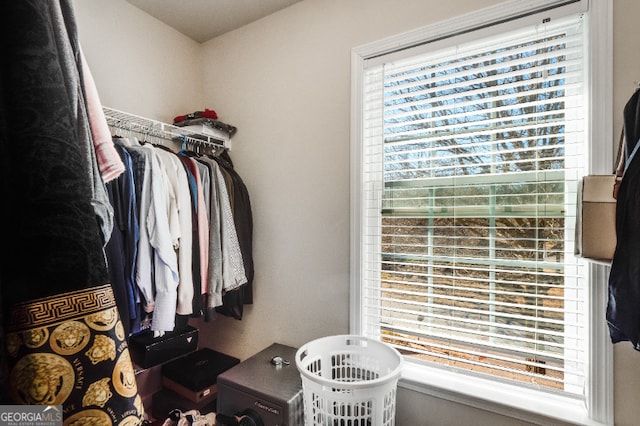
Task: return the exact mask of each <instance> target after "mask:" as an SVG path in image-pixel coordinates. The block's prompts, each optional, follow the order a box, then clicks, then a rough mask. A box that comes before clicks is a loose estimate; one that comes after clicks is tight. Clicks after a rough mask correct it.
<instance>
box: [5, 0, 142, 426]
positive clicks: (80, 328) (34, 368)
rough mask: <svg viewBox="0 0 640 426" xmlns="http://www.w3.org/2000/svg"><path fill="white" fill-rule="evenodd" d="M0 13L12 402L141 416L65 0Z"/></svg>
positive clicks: (106, 205)
mask: <svg viewBox="0 0 640 426" xmlns="http://www.w3.org/2000/svg"><path fill="white" fill-rule="evenodd" d="M0 19H1V20H2V26H3V28H4V30H5V33H4V34H5V36H4V37H3V38H2V40H1V41H0V43H1V44H2V65H1V73H0V76H1V79H2V81H1V84H2V88H1V89H0V150H1V152H0V157H1V158H2V159H1V160H0V161H2V185H3V186H2V188H3V193H2V199H3V203H4V204H3V205H4V206H5V209H4V213H5V224H7V226H5V227H4V230H3V243H4V244H5V245H7V247H10V250H8V251H7V253H6V254H5V258H4V259H3V266H2V271H1V276H0V285H1V292H2V301H3V315H2V317H3V322H4V324H3V326H4V331H5V340H4V343H5V347H4V358H5V360H6V364H7V365H8V370H7V371H8V378H7V383H8V385H9V386H8V387H9V395H10V397H11V402H12V403H14V404H29V405H31V404H47V405H62V406H63V411H64V417H65V419H64V420H65V423H68V424H72V423H74V422H75V421H77V420H79V419H82V420H87V419H92V420H95V421H92V423H94V424H107V423H108V424H114V425H118V424H136V423H139V422H140V421H141V420H142V416H143V411H144V410H143V407H142V402H141V399H140V397H139V395H138V392H137V387H136V382H135V375H134V371H133V365H132V363H131V358H130V356H129V351H128V349H127V343H126V340H125V336H124V331H123V329H122V327H121V321H120V317H119V313H118V307H117V305H116V300H115V296H114V292H113V289H112V287H111V285H110V283H109V278H108V272H107V266H106V262H105V255H104V250H103V245H104V244H105V242H106V240H107V239H108V238H109V236H110V235H111V232H112V227H113V222H112V221H113V211H111V204H110V202H109V197H108V195H107V191H106V187H105V185H104V181H103V180H102V177H101V175H100V173H99V170H98V166H97V160H96V154H95V150H94V146H93V143H92V140H91V137H92V136H91V132H90V128H89V127H90V124H89V120H88V116H87V105H86V98H85V97H84V93H83V89H84V87H83V79H82V66H81V64H80V63H79V62H78V60H79V58H80V51H79V44H78V38H77V33H76V25H75V19H74V15H73V8H72V4H71V2H70V0H60V1H46V2H43V1H40V0H24V1H19V2H3V3H2V6H0ZM25 263H27V266H26V267H25V266H24V265H25ZM38 384H47V385H48V386H40V385H38Z"/></svg>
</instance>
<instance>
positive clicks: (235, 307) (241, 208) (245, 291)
mask: <svg viewBox="0 0 640 426" xmlns="http://www.w3.org/2000/svg"><path fill="white" fill-rule="evenodd" d="M215 160H216V162H217V163H218V164H219V165H220V168H221V171H222V172H223V173H224V174H225V175H226V177H228V178H229V180H230V181H231V182H232V185H231V187H229V188H228V190H229V194H230V198H231V200H232V205H231V210H232V211H233V219H234V223H235V226H236V233H237V234H238V242H239V243H240V251H241V253H242V261H243V264H244V271H245V275H246V277H247V283H246V284H244V285H242V286H241V287H240V288H239V289H237V290H234V291H229V292H227V293H225V295H224V296H223V297H222V306H220V307H218V308H217V309H216V311H217V312H219V313H221V314H223V315H226V316H231V317H234V318H236V319H242V314H243V306H244V305H245V304H252V303H253V275H254V270H253V254H252V251H253V216H252V213H251V201H250V199H249V191H248V189H247V186H246V185H245V183H244V181H243V180H242V178H241V177H240V175H239V174H238V172H237V171H236V170H235V169H234V168H233V162H232V161H231V157H230V156H229V153H228V152H227V151H224V152H222V153H221V154H220V155H219V156H216V157H215ZM226 177H225V181H226V180H227V179H226Z"/></svg>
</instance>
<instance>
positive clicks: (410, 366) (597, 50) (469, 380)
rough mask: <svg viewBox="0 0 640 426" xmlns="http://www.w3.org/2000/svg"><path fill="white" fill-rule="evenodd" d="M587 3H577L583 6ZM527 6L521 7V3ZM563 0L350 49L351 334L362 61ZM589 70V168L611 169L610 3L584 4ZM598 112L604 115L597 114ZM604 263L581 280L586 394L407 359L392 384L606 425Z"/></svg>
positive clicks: (545, 417) (608, 369) (523, 415)
mask: <svg viewBox="0 0 640 426" xmlns="http://www.w3.org/2000/svg"><path fill="white" fill-rule="evenodd" d="M586 2H587V0H579V1H578V2H572V3H574V6H575V3H580V4H584V3H586ZM524 3H526V4H524ZM567 3H571V2H567V1H563V0H534V1H530V2H521V1H518V0H508V1H505V2H503V3H500V4H497V5H495V6H492V7H488V8H485V9H481V10H478V11H474V12H473V13H469V14H465V15H460V16H457V17H453V18H450V19H447V20H445V21H441V22H438V23H435V24H431V25H428V26H426V27H423V28H419V29H416V30H414V31H410V32H407V33H403V34H399V35H397V36H393V37H390V38H387V39H383V40H380V41H377V42H373V43H370V44H367V45H363V46H359V47H356V48H354V49H352V52H351V135H350V139H351V152H350V154H351V194H352V195H351V212H350V216H351V217H350V223H351V247H350V248H351V259H350V271H351V276H350V307H349V311H350V318H349V319H350V332H351V333H352V334H362V333H363V324H362V320H361V306H360V303H361V297H362V295H361V287H360V285H361V282H362V281H361V271H362V259H361V255H362V253H361V243H362V239H361V238H362V235H361V219H360V217H361V216H360V215H361V209H362V203H363V198H362V195H363V190H362V186H361V172H362V169H361V161H362V159H363V156H362V140H363V135H362V123H363V114H362V107H363V103H362V87H363V80H362V77H363V73H364V67H365V61H366V60H369V59H372V58H377V57H382V56H384V55H387V54H392V53H393V52H396V51H400V50H403V49H406V48H410V47H413V46H417V45H422V44H425V43H427V42H430V41H433V40H439V39H442V38H447V37H454V36H458V35H460V34H465V33H467V32H469V31H472V30H473V29H477V28H481V27H486V26H487V23H501V22H506V21H509V20H512V19H515V18H517V17H521V16H526V15H529V14H533V13H537V12H541V11H548V10H549V9H552V8H556V7H558V6H563V5H565V4H567ZM588 9H589V13H588V17H587V19H588V20H589V28H588V33H587V37H588V39H587V44H588V47H587V52H586V55H587V61H588V69H587V75H586V76H585V78H586V80H585V84H586V87H587V91H588V96H589V105H588V108H587V109H588V114H589V116H588V118H587V123H588V128H587V135H588V136H587V137H588V144H589V153H588V155H587V158H588V160H587V170H588V173H602V174H606V173H611V171H612V168H613V166H612V164H613V143H612V135H613V131H612V129H613V125H612V117H611V111H612V95H611V93H612V90H611V88H612V60H613V59H612V50H613V49H612V38H613V37H612V27H613V25H612V14H613V13H612V9H613V4H612V0H604V1H588ZM603 117H604V118H603ZM608 269H609V268H608V267H606V266H604V265H601V264H596V263H589V264H588V265H587V274H588V276H587V280H588V282H589V283H590V284H589V285H588V290H589V293H588V295H587V302H588V306H589V307H590V309H589V312H587V318H588V328H589V335H588V340H589V343H588V348H589V349H588V354H586V356H587V359H588V372H587V377H586V389H585V399H584V401H583V400H575V399H571V398H568V397H564V396H556V395H552V394H550V393H548V394H541V393H540V392H530V391H529V392H528V391H527V390H526V389H525V388H523V387H520V386H517V385H511V384H506V383H503V382H500V385H499V386H497V383H498V382H497V381H495V380H491V379H483V378H475V377H467V376H464V375H461V374H452V373H450V372H447V371H446V370H445V369H439V368H434V367H428V366H424V365H420V364H418V363H415V362H411V360H409V359H407V362H405V366H404V369H403V373H402V377H401V379H400V381H399V386H400V387H402V388H406V389H410V390H413V391H417V392H421V393H425V394H427V395H430V396H434V397H438V398H442V399H446V400H450V401H454V402H458V403H461V404H465V405H469V406H472V407H476V408H481V409H484V410H489V411H492V412H495V413H498V414H503V415H507V416H510V417H514V418H517V419H520V420H525V421H531V422H536V423H548V422H549V420H550V419H553V420H562V421H567V422H570V423H574V422H577V423H579V424H584V425H611V424H613V350H612V345H611V342H610V339H609V335H608V331H607V327H606V321H605V320H604V318H605V309H606V300H607V281H608Z"/></svg>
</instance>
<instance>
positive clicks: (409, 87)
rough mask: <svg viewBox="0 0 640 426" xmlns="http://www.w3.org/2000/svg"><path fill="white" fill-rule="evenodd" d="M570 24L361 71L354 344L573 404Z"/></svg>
mask: <svg viewBox="0 0 640 426" xmlns="http://www.w3.org/2000/svg"><path fill="white" fill-rule="evenodd" d="M582 26H583V22H582V18H581V17H580V16H575V17H572V18H564V19H554V20H551V21H549V22H540V23H538V24H537V25H533V26H530V27H526V28H520V29H518V30H516V31H512V32H509V33H508V34H501V35H500V36H494V37H491V38H484V39H477V40H472V41H469V42H466V43H464V44H459V45H457V46H455V47H450V48H445V49H442V50H438V51H433V52H427V53H423V54H420V55H418V56H412V57H410V58H406V59H398V60H394V61H390V62H385V61H384V60H380V58H377V59H376V61H375V64H371V65H370V66H369V67H367V68H366V69H365V71H364V77H363V89H362V91H363V110H364V111H363V130H362V134H363V153H362V156H363V161H362V162H363V164H362V188H363V192H364V193H363V194H362V195H363V201H362V204H363V208H362V209H361V211H362V217H361V223H362V231H363V234H362V236H361V250H362V259H363V260H362V271H361V277H362V278H361V281H362V282H361V305H362V323H363V327H362V328H363V331H364V333H365V334H368V335H371V336H377V337H380V338H381V339H382V340H384V341H386V342H388V343H390V344H392V345H393V346H394V347H396V348H397V349H399V350H400V351H401V352H402V353H403V354H405V355H406V356H408V357H410V358H412V359H414V360H416V361H418V362H425V363H429V364H437V365H441V366H446V367H447V368H452V369H454V370H457V371H461V372H465V373H468V374H474V375H475V374H477V375H481V376H489V377H493V378H498V379H500V380H506V381H512V382H517V383H520V384H522V385H524V386H530V387H534V388H537V389H543V390H549V391H554V392H555V391H561V392H563V393H564V394H568V395H575V396H576V397H579V396H580V397H581V396H583V395H582V393H583V389H584V375H585V363H586V360H585V359H584V358H585V353H586V351H585V330H584V328H583V327H584V325H585V324H586V321H585V312H587V308H586V306H585V297H586V294H585V291H584V285H585V284H584V282H583V280H582V278H581V274H580V273H579V272H580V271H579V268H580V264H579V262H578V260H577V259H576V257H575V256H574V255H573V249H574V247H573V233H574V224H575V200H576V194H575V190H576V180H577V178H578V176H581V175H583V174H584V172H583V164H584V161H585V159H584V158H583V155H584V153H585V151H586V149H585V147H586V145H585V140H586V137H585V128H586V124H585V122H584V120H585V117H586V116H587V113H586V111H585V108H586V107H585V89H584V84H583V75H584V68H585V58H584V54H583V51H584V46H583V32H582Z"/></svg>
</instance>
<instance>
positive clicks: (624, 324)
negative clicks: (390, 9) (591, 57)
mask: <svg viewBox="0 0 640 426" xmlns="http://www.w3.org/2000/svg"><path fill="white" fill-rule="evenodd" d="M623 114H624V117H623V118H624V141H625V145H624V146H625V158H626V163H625V169H624V174H623V177H622V181H621V182H620V187H619V190H618V197H617V203H616V235H617V244H616V250H615V253H614V256H613V260H612V262H611V271H610V273H609V300H608V304H607V314H606V316H607V322H608V325H609V333H610V337H611V341H612V342H613V343H617V342H621V341H629V342H631V344H632V345H633V347H634V348H635V349H636V350H640V263H639V262H638V259H640V221H639V220H638V217H640V157H638V155H636V151H637V149H638V147H639V146H640V91H636V92H635V93H634V94H633V96H632V97H631V98H630V99H629V101H628V102H627V104H626V105H625V108H624V112H623Z"/></svg>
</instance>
